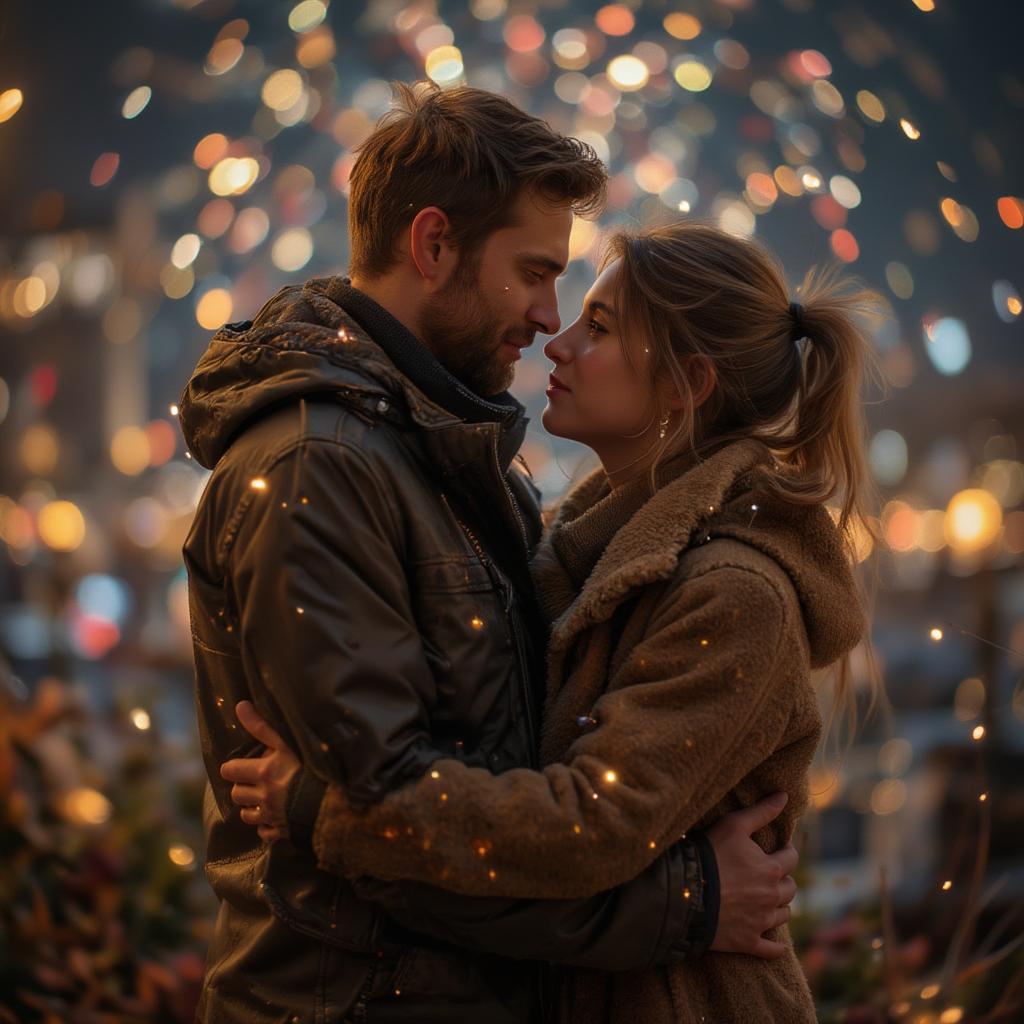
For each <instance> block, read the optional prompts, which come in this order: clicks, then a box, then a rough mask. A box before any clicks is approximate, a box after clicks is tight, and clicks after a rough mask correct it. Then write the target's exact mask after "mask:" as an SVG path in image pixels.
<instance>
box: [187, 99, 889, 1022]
mask: <svg viewBox="0 0 1024 1024" xmlns="http://www.w3.org/2000/svg"><path fill="white" fill-rule="evenodd" d="M605 189H606V172H605V168H604V167H603V165H602V164H601V163H600V161H599V160H598V159H597V157H596V156H595V154H594V153H593V152H592V151H591V150H590V149H589V148H588V147H587V146H585V145H583V144H582V143H580V142H579V141H577V140H575V139H571V138H566V137H564V136H561V135H559V134H558V133H557V132H555V131H554V130H553V129H552V128H550V127H549V126H548V125H547V124H545V123H544V122H543V121H540V120H538V119H536V118H533V117H531V116H528V115H527V114H525V113H524V112H522V111H521V110H519V109H518V108H517V107H515V106H514V105H513V104H511V103H510V102H509V101H508V100H506V99H504V98H502V97H499V96H496V95H494V94H491V93H487V92H484V91H481V90H476V89H472V88H468V87H460V88H456V89H451V90H448V91H439V90H437V89H435V88H432V87H429V86H426V85H420V86H418V87H415V88H412V87H406V86H399V87H398V103H397V104H396V107H395V108H394V109H393V110H392V111H391V112H390V113H389V114H387V115H385V117H384V118H383V119H382V120H381V122H380V123H379V124H378V126H377V128H376V130H375V131H374V132H373V133H372V134H371V135H370V136H369V137H368V139H367V140H366V142H365V143H364V144H363V146H362V147H361V150H360V153H359V157H358V160H357V161H356V164H355V166H354V168H353V172H352V176H351V193H350V199H349V235H350V242H351V246H350V249H351V263H350V268H349V276H345V277H342V276H332V277H325V278H318V279H312V280H309V281H307V282H306V283H305V284H304V285H302V286H301V287H291V286H289V287H285V288H282V289H281V290H280V291H278V292H277V293H276V294H275V295H274V296H273V297H272V298H270V299H269V300H268V301H267V303H266V304H265V305H264V306H263V308H262V309H261V310H260V311H259V313H258V314H257V315H256V317H255V319H253V320H251V321H244V322H239V323H232V324H228V325H225V326H224V327H223V328H222V329H221V330H220V331H218V332H217V333H216V335H214V337H213V339H212V340H211V342H210V344H209V347H208V349H207V350H206V352H205V353H204V354H203V356H202V358H201V359H200V361H199V364H198V366H197V367H196V370H195V372H194V374H193V376H192V378H191V380H190V381H189V383H188V385H187V386H186V388H185V391H184V393H183V395H182V398H181V402H180V407H181V422H182V426H183V429H184V431H185V435H186V438H187V441H188V444H189V447H190V450H191V452H192V453H193V455H194V457H195V458H196V459H197V460H198V461H199V462H200V463H201V464H202V465H204V466H206V467H208V468H210V469H212V470H213V472H212V475H211V476H210V479H209V481H208V484H207V487H206V490H205V492H204V494H203V497H202V500H201V502H200V505H199V508H198V510H197V513H196V517H195V520H194V523H193V526H192V529H191V531H190V533H189V536H188V538H187V541H186V543H185V548H184V555H185V560H186V565H187V568H188V574H189V597H190V606H191V617H192V633H193V641H194V651H195V660H196V671H197V705H198V715H199V725H200V734H201V739H202V745H203V753H204V757H205V762H206V767H207V772H208V775H209V783H210V785H209V787H208V789H207V794H206V800H205V806H204V818H205V828H206V835H207V848H206V871H207V875H208V878H209V880H210V882H211V884H212V886H213V888H214V890H215V892H216V894H217V896H218V898H219V901H220V910H219V914H218V917H217V921H216V925H215V928H214V932H213V938H212V942H211V947H210V951H209V956H208V962H207V973H206V979H205V983H204V990H203V996H202V1000H201V1003H200V1008H199V1014H198V1019H199V1020H200V1021H202V1022H204V1024H243V1022H246V1024H270V1022H294V1024H300V1022H301V1024H342V1022H360V1021H362V1022H367V1024H387V1022H407V1024H447V1022H451V1024H458V1022H479V1024H505V1022H508V1024H541V1022H543V1024H549V1022H550V1024H554V1022H559V1024H562V1022H573V1024H626V1022H631V1021H636V1022H642V1024H662V1022H664V1024H675V1022H686V1024H688V1022H694V1024H697V1022H707V1024H712V1022H737V1024H740V1022H743V1024H745V1022H754V1021H757V1022H761V1021H776V1022H810V1021H813V1020H814V1019H815V1014H814V1008H813V1004H812V1000H811V996H810V993H809V991H808V987H807V984H806V981H805V980H804V978H803V975H802V973H801V970H800V965H799V963H798V961H797V958H796V956H795V954H794V951H793V946H792V942H791V940H790V937H789V934H788V930H787V927H786V922H787V921H788V919H789V904H790V902H791V901H792V899H793V896H794V894H795V891H796V887H795V884H794V882H793V879H792V872H793V870H794V868H795V866H796V863H797V855H796V852H795V850H794V848H793V846H792V844H791V842H790V840H791V837H792V834H793V830H794V827H795V825H796V822H797V820H798V818H799V817H800V815H801V813H802V812H803V810H804V809H805V806H806V804H807V800H808V781H807V772H808V766H809V764H810V762H811V759H812V756H813V754H814V752H815V749H816V747H817V745H818V742H819V738H820V734H821V732H822V721H821V715H820V712H819V701H818V695H817V693H816V692H815V688H814V687H813V686H812V682H811V673H812V670H816V669H824V668H826V667H831V668H832V669H833V670H834V671H835V672H836V674H837V685H836V687H835V694H836V700H837V701H840V702H846V703H848V702H850V701H851V700H852V694H851V692H850V690H851V685H850V671H849V652H850V651H851V650H852V648H854V647H855V646H856V645H857V644H858V643H859V642H860V641H861V640H862V639H863V638H864V635H865V632H866V629H867V612H866V602H865V600H864V597H863V595H862V592H861V588H860V586H859V584H858V581H857V578H856V575H855V572H854V568H853V567H854V565H855V561H856V558H855V550H854V538H855V530H856V529H858V527H859V526H860V524H861V523H862V521H863V520H864V518H865V515H866V510H867V508H868V506H869V500H870V499H871V492H870V478H869V475H868V472H867V469H866V459H865V451H864V440H863V423H862V419H861V411H860V390H861V381H862V378H863V377H864V375H865V371H866V370H867V369H869V368H870V367H871V365H872V364H871V360H872V351H871V345H870V342H869V340H868V338H867V337H866V336H865V334H864V333H863V330H862V328H861V327H860V326H859V325H858V323H857V318H856V315H857V314H858V313H859V312H861V311H864V310H869V309H871V308H872V306H873V305H874V296H873V295H872V293H870V292H867V291H864V290H859V291H853V292H851V291H850V290H849V289H847V288H845V287H844V282H843V281H841V280H839V279H838V278H836V277H835V276H834V275H832V274H830V273H813V272H812V273H811V274H809V275H808V277H807V278H806V279H805V281H804V284H803V286H802V288H801V302H800V303H796V302H791V299H790V296H789V295H788V293H787V286H786V279H785V275H784V272H783V270H782V268H781V267H780V266H779V264H778V261H777V260H776V259H775V258H774V257H773V256H772V255H771V254H770V253H769V252H768V251H767V250H766V249H765V248H764V247H763V246H761V245H760V244H758V243H755V242H752V241H749V240H744V239H740V238H736V237H733V236H731V235H729V234H727V233H725V232H723V231H721V230H719V229H717V228H716V227H714V226H712V225H710V224H708V223H705V222H701V221H695V220H684V221H681V222H678V223H673V224H669V225H666V226H660V227H656V228H652V229H648V230H642V231H629V232H621V233H618V234H615V235H613V236H612V237H611V238H610V240H609V241H608V243H607V247H606V249H605V251H604V255H603V260H602V263H601V266H600V271H599V274H598V276H597V278H596V280H595V281H594V282H593V284H592V286H591V287H590V289H589V291H588V292H587V294H586V297H585V300H584V304H583V309H582V310H580V311H579V312H578V313H576V312H575V311H574V312H573V313H572V314H571V316H572V319H571V322H567V323H563V320H562V319H561V318H560V314H559V310H558V304H557V300H556V294H555V283H556V279H557V278H558V277H559V276H560V275H561V274H562V273H563V272H564V270H565V269H566V264H567V262H568V252H569V235H570V230H571V227H572V221H573V218H574V216H579V215H593V214H595V213H597V212H599V211H600V209H601V207H602V204H603V201H604V196H605ZM538 333H540V334H543V335H549V336H551V337H550V340H548V341H547V343H546V344H545V345H544V353H545V355H546V356H547V357H548V359H550V361H551V363H552V373H551V377H550V382H549V385H550V386H549V387H548V390H547V397H548V404H547V406H546V408H545V410H544V412H543V415H542V423H543V425H544V428H545V429H546V430H547V431H548V432H549V433H550V434H552V435H555V436H558V437H566V438H571V439H573V440H576V441H579V442H582V443H583V444H585V445H587V446H588V447H590V448H591V449H592V450H593V451H594V453H595V454H596V456H597V458H598V460H599V463H600V467H599V468H597V469H595V470H594V471H593V472H592V473H590V474H589V475H588V476H586V477H585V478H583V479H582V480H581V481H580V482H579V483H577V484H576V485H575V486H573V487H572V488H571V489H570V491H569V492H568V494H567V495H566V496H565V497H564V499H563V500H562V501H561V503H560V504H559V505H558V506H557V507H556V508H554V509H553V510H551V511H550V513H549V514H547V515H545V516H544V517H543V519H542V514H541V506H540V494H539V492H538V491H537V489H536V487H535V486H534V484H533V482H532V479H531V477H530V475H529V471H528V468H527V467H526V465H525V463H524V462H523V460H522V458H521V457H519V456H518V455H517V453H518V451H519V448H520V446H521V444H522V442H523V439H524V435H525V430H526V424H527V420H526V416H525V414H524V409H523V407H522V405H521V404H520V403H519V402H518V401H516V400H515V399H514V398H513V397H512V396H511V395H510V394H509V392H508V390H507V389H508V387H509V386H510V384H511V383H512V380H513V376H514V369H515V364H516V362H517V361H518V360H519V359H520V357H521V354H522V350H523V349H524V348H526V347H528V346H529V345H530V344H532V342H533V341H534V337H535V335H536V334H538ZM829 499H834V501H835V503H836V505H837V509H836V511H835V513H834V514H833V512H832V511H830V510H829V509H828V508H827V507H826V505H825V502H826V501H827V500H829Z"/></svg>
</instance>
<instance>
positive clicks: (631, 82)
mask: <svg viewBox="0 0 1024 1024" xmlns="http://www.w3.org/2000/svg"><path fill="white" fill-rule="evenodd" d="M608 77H609V78H610V79H611V81H612V84H613V85H614V86H615V87H616V88H617V89H620V90H621V91H622V92H636V90H638V89H642V88H643V87H644V86H645V85H646V84H647V81H648V79H649V78H650V77H651V75H650V72H649V71H648V70H647V65H646V64H645V63H644V62H643V61H642V60H641V59H640V58H639V57H634V56H633V55H632V54H629V53H625V54H623V55H622V56H621V57H616V58H615V59H614V60H613V61H612V62H611V63H610V64H609V65H608Z"/></svg>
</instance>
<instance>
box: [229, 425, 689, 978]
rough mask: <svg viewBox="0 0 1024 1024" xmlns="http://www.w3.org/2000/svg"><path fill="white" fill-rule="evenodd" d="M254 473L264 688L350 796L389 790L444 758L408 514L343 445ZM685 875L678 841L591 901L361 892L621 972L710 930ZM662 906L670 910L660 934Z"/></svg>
mask: <svg viewBox="0 0 1024 1024" xmlns="http://www.w3.org/2000/svg"><path fill="white" fill-rule="evenodd" d="M259 480H260V485H259V486H257V487H256V488H253V489H252V493H251V495H247V499H248V500H247V503H246V504H245V505H244V506H243V507H242V508H241V509H240V515H239V517H238V521H237V522H236V523H233V524H231V525H230V526H229V528H228V536H229V537H230V538H231V544H230V559H231V572H230V573H229V578H230V579H231V581H232V582H231V587H232V591H233V593H232V598H233V603H234V607H235V614H236V615H237V619H238V628H239V629H240V631H241V637H240V639H241V648H242V657H243V659H244V660H245V663H246V664H245V667H246V675H247V677H248V678H249V679H250V680H252V681H253V697H254V700H255V702H256V704H257V706H258V707H260V708H261V710H262V712H263V713H264V714H266V715H267V716H268V718H269V720H271V721H273V722H275V723H278V724H280V725H281V726H282V728H281V731H282V733H283V734H284V735H285V736H286V738H289V739H291V740H292V741H293V742H294V744H295V746H296V747H297V749H298V751H299V753H300V756H301V758H302V760H303V762H304V763H305V764H307V765H309V766H311V767H312V768H313V769H314V771H315V772H316V774H317V775H318V776H320V777H321V778H322V779H326V780H329V781H330V782H331V783H332V784H333V785H335V786H337V787H338V789H339V791H340V790H341V789H344V791H345V792H346V793H347V798H346V799H347V801H351V803H352V804H354V805H358V804H361V803H369V802H372V801H375V800H378V799H380V798H381V797H382V796H383V795H384V793H386V792H387V791H388V790H389V789H393V788H394V787H396V786H397V785H399V784H400V782H401V781H404V780H406V779H408V778H415V777H417V776H418V775H420V774H422V773H423V772H424V771H425V770H426V769H427V767H428V766H429V765H430V764H431V763H433V761H434V760H436V758H437V756H438V754H437V751H436V750H435V749H433V747H432V745H431V742H430V736H429V731H428V726H429V714H430V709H431V707H432V705H433V703H434V700H435V693H434V682H433V676H432V673H431V671H430V668H429V665H428V663H427V662H426V660H425V658H424V655H423V650H422V645H421V642H420V636H419V633H418V631H417V629H416V626H415V618H414V616H413V613H412V610H411V608H410V602H409V594H408V592H407V588H406V583H405V574H404V572H403V570H402V560H403V531H402V529H401V525H400V523H399V522H397V521H396V516H395V515H394V513H393V511H392V505H391V503H390V501H389V499H388V496H387V495H386V494H384V493H382V491H381V487H380V484H379V482H378V478H377V475H376V474H375V473H373V472H372V471H371V468H370V467H369V466H368V465H367V463H366V460H365V457H364V456H363V455H362V454H361V453H360V452H358V451H355V450H353V449H350V448H348V447H346V446H343V445H337V444H334V443H331V442H328V441H316V442H313V443H311V444H309V445H308V446H306V447H305V448H304V449H302V450H301V451H293V452H291V453H289V454H288V455H287V456H286V457H285V458H283V459H281V460H280V461H279V462H278V463H277V464H276V465H275V466H274V467H273V468H272V469H270V470H268V471H267V472H265V473H264V474H263V475H262V476H261V477H260V478H259ZM227 710H230V709H227ZM307 797H308V794H307ZM688 871H689V875H687V872H688ZM686 877H690V878H692V877H695V876H694V875H693V867H692V864H690V865H688V864H687V861H686V859H685V856H684V853H683V851H677V852H675V853H674V854H671V855H666V857H665V858H664V861H663V862H662V863H660V864H658V865H656V866H655V867H654V868H653V869H652V870H651V871H650V872H648V873H647V874H646V875H645V876H644V877H642V878H639V879H636V880H635V881H634V882H633V884H632V885H631V886H630V887H627V892H623V893H618V894H614V893H613V894H607V895H605V896H602V897H598V898H594V899H592V900H589V901H586V902H584V903H580V904H575V903H573V902H571V901H563V902H547V901H545V902H540V901H535V902H533V903H532V904H522V905H519V904H517V903H516V902H515V901H511V900H493V899H492V900H489V901H488V900H485V901H477V900H473V899H465V898H462V899H460V898H459V897H453V896H452V894H451V893H448V892H443V891H442V890H440V889H431V887H430V886H416V885H408V886H407V885H404V884H399V885H394V884H392V885H374V884H373V883H371V882H370V881H369V880H365V884H364V893H365V895H367V896H372V897H373V898H374V899H375V900H376V901H377V902H378V903H379V904H380V905H381V906H382V909H384V910H385V911H386V912H388V913H389V915H390V916H392V917H393V918H395V919H404V920H405V921H406V922H407V924H408V926H409V927H410V928H414V929H415V930H416V931H417V932H420V933H422V932H427V933H428V934H431V935H433V936H434V937H436V938H441V939H442V940H444V941H448V942H455V943H457V944H468V945H476V946H483V947H485V948H488V949H491V950H492V951H494V952H504V953H506V954H508V955H517V956H525V957H533V958H544V959H552V960H559V959H560V960H562V961H563V962H567V963H578V964H591V965H593V966H600V967H602V968H604V969H624V968H626V967H629V966H631V965H633V964H634V963H637V962H639V961H638V958H639V960H643V961H647V960H650V959H651V958H658V959H659V961H660V960H666V959H672V958H678V957H679V956H681V955H683V954H684V953H685V952H687V950H688V949H689V947H690V945H691V944H693V945H696V943H698V942H700V939H699V931H700V922H699V918H698V917H697V916H695V915H694V913H693V911H692V910H691V909H690V908H687V907H685V906H681V905H680V904H679V903H678V902H677V900H675V899H673V898H672V897H673V896H674V895H675V894H677V893H678V892H679V891H680V889H681V888H683V887H685V885H686V884H687V883H686V881H685V879H686ZM648 914H651V915H654V916H653V917H651V916H647V915H648ZM652 919H653V920H655V921H658V922H660V927H659V928H658V929H656V935H655V936H653V938H652V937H651V932H652V928H651V921H652ZM695 933H696V934H697V936H698V937H697V938H694V935H695ZM517 950H518V952H516V951H517ZM694 951H695V950H691V953H692V952H694ZM652 962H653V961H652Z"/></svg>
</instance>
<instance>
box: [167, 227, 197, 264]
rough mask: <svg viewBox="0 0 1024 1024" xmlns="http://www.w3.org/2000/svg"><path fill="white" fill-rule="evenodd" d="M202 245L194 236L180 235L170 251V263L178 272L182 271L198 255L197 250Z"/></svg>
mask: <svg viewBox="0 0 1024 1024" xmlns="http://www.w3.org/2000/svg"><path fill="white" fill-rule="evenodd" d="M202 244H203V243H202V241H201V240H200V238H199V236H198V235H196V234H187V235H182V236H181V238H179V239H178V240H177V241H176V242H175V243H174V248H173V249H171V262H172V263H173V264H174V265H175V266H176V267H177V268H178V269H179V270H184V269H185V268H186V267H187V266H188V265H189V264H190V263H191V262H192V261H193V260H194V259H195V258H196V257H197V256H198V255H199V248H200V246H201V245H202Z"/></svg>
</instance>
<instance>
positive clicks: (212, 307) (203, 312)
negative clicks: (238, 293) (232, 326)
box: [196, 288, 232, 331]
mask: <svg viewBox="0 0 1024 1024" xmlns="http://www.w3.org/2000/svg"><path fill="white" fill-rule="evenodd" d="M231 307H232V302H231V293H230V292H229V291H228V290H227V289H226V288H211V289H210V290H209V291H208V292H207V293H206V294H205V295H204V296H203V297H202V298H201V299H200V300H199V304H198V305H197V306H196V322H197V323H198V324H199V326H200V327H205V328H206V330H208V331H215V330H217V328H218V327H223V326H224V324H226V323H227V322H228V320H230V319H231Z"/></svg>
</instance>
